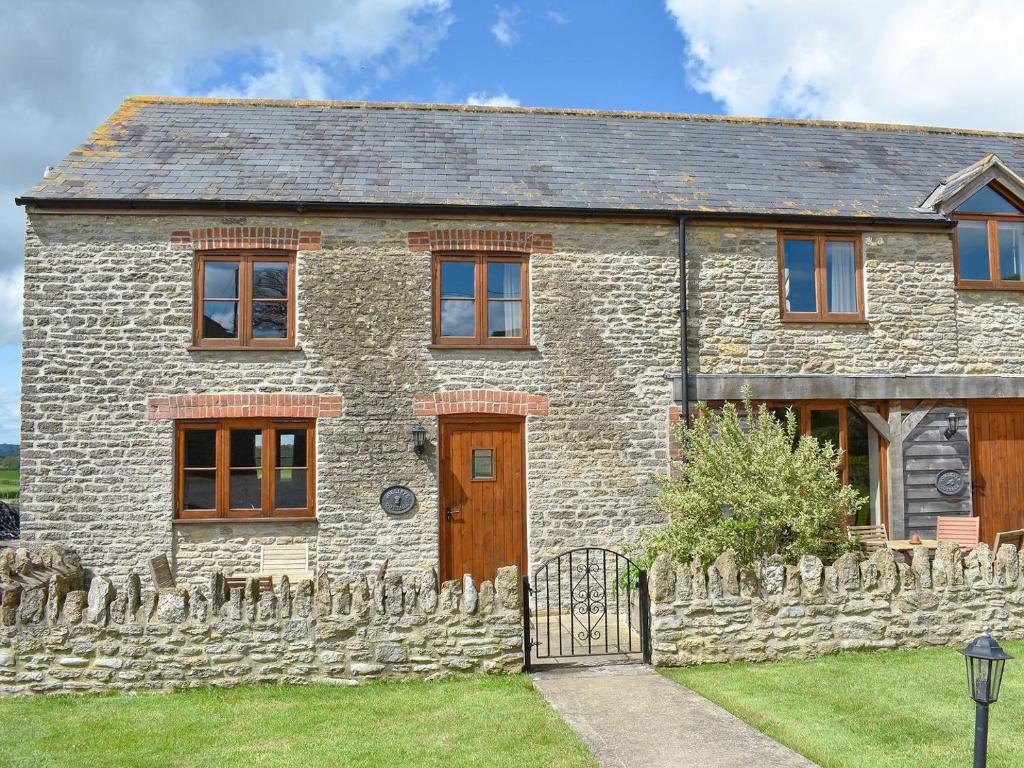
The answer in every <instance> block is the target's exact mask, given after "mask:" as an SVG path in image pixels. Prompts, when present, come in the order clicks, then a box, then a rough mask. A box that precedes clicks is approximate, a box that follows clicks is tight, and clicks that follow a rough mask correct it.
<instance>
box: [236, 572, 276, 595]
mask: <svg viewBox="0 0 1024 768" xmlns="http://www.w3.org/2000/svg"><path fill="white" fill-rule="evenodd" d="M251 578H254V577H253V576H225V577H224V582H225V583H226V584H227V585H228V591H229V592H230V591H231V590H232V589H245V582H247V581H248V580H249V579H251ZM255 578H257V579H259V582H260V591H261V592H270V591H271V590H272V589H273V588H274V579H273V578H272V577H271V576H256V577H255Z"/></svg>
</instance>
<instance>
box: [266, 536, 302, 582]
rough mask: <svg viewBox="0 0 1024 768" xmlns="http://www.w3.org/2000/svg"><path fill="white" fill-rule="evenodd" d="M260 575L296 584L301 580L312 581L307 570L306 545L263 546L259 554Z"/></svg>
mask: <svg viewBox="0 0 1024 768" xmlns="http://www.w3.org/2000/svg"><path fill="white" fill-rule="evenodd" d="M260 575H261V576H272V577H274V578H276V579H277V580H278V581H280V579H281V577H282V576H287V577H288V581H290V582H291V583H292V584H297V583H298V582H300V581H302V580H303V579H313V573H312V571H310V570H309V545H308V544H264V545H263V547H262V551H261V554H260Z"/></svg>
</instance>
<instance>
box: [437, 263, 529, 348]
mask: <svg viewBox="0 0 1024 768" xmlns="http://www.w3.org/2000/svg"><path fill="white" fill-rule="evenodd" d="M528 265H529V260H528V259H527V257H525V256H516V255H509V254H477V255H467V254H458V255H450V256H447V255H437V256H435V258H434V330H433V340H434V344H435V345H437V346H445V347H525V346H529V344H530V329H529V318H530V309H529V282H530V281H529V271H528Z"/></svg>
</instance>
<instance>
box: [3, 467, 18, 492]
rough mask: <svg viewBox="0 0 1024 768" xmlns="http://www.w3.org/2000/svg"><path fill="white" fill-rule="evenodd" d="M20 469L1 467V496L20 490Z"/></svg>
mask: <svg viewBox="0 0 1024 768" xmlns="http://www.w3.org/2000/svg"><path fill="white" fill-rule="evenodd" d="M19 476H20V470H17V469H0V496H6V495H7V494H10V493H17V492H18V487H19V486H18V482H19V481H18V478H19Z"/></svg>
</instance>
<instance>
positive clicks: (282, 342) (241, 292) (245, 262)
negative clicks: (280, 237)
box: [192, 249, 296, 349]
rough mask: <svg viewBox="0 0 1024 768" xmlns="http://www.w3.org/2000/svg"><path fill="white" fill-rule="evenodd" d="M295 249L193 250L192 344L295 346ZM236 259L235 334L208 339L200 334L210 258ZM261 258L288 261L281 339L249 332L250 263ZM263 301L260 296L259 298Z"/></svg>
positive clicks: (207, 346)
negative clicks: (284, 326) (285, 326)
mask: <svg viewBox="0 0 1024 768" xmlns="http://www.w3.org/2000/svg"><path fill="white" fill-rule="evenodd" d="M295 259H296V253H295V251H281V250H268V249H232V250H208V251H196V258H195V269H194V278H193V289H192V295H193V297H194V299H193V309H192V345H193V347H194V348H196V349H281V348H293V347H294V346H295V316H296V298H295ZM225 261H237V262H238V263H239V270H238V272H239V274H238V299H237V301H238V321H237V322H238V338H235V339H207V338H204V337H203V302H204V301H206V297H205V295H204V284H205V281H204V279H203V278H204V275H205V273H206V272H205V270H206V265H207V264H208V263H210V262H225ZM261 261H285V262H287V263H288V297H287V299H268V301H284V302H285V303H287V305H288V321H287V322H288V332H287V335H286V336H285V337H284V338H283V339H255V338H253V336H252V304H253V297H252V272H253V264H256V263H258V262H261ZM259 301H263V299H259Z"/></svg>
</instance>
